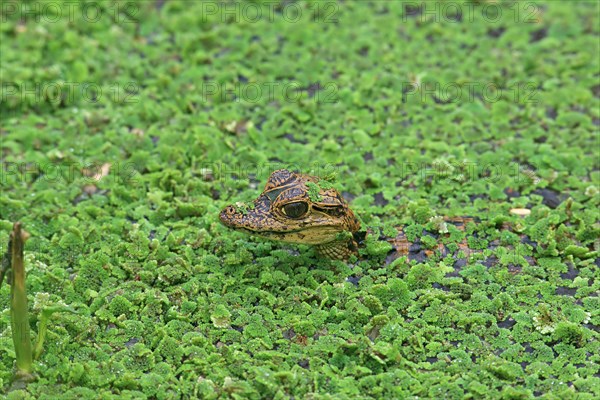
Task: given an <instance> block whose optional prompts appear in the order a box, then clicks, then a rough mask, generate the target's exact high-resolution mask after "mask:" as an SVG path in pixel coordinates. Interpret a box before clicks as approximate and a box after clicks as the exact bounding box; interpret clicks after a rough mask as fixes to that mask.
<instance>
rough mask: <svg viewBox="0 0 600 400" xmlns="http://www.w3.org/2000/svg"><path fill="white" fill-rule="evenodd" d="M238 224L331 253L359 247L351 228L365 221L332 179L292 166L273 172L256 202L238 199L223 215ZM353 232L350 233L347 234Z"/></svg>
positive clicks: (346, 253) (223, 219) (242, 228)
mask: <svg viewBox="0 0 600 400" xmlns="http://www.w3.org/2000/svg"><path fill="white" fill-rule="evenodd" d="M219 218H220V220H221V222H222V223H223V224H224V225H225V226H227V227H229V228H232V229H235V230H239V231H242V232H246V233H249V234H254V235H258V236H261V237H265V238H268V239H272V240H279V241H283V242H288V243H298V244H309V245H315V246H316V249H317V251H318V252H319V253H320V254H322V255H324V256H326V257H329V258H334V259H347V258H348V257H349V256H350V255H351V254H353V253H355V252H356V243H355V242H354V240H353V239H352V235H351V233H354V232H356V231H358V230H359V229H360V223H359V222H358V220H357V219H356V217H355V216H354V213H353V212H352V210H350V208H349V207H348V204H347V203H346V201H344V199H343V198H342V196H341V195H340V193H339V192H338V191H337V190H335V189H334V188H332V187H331V186H330V185H328V184H327V183H326V182H324V183H322V184H321V185H319V179H318V178H317V177H314V176H310V175H303V174H296V173H293V172H290V171H288V170H285V169H283V170H278V171H275V172H273V174H271V176H270V177H269V180H268V182H267V184H266V186H265V189H264V191H263V193H261V194H260V196H258V198H257V199H256V200H255V201H254V202H253V203H252V204H243V203H237V204H236V205H230V206H227V207H225V208H224V209H223V210H222V211H221V213H220V214H219ZM344 233H347V234H344Z"/></svg>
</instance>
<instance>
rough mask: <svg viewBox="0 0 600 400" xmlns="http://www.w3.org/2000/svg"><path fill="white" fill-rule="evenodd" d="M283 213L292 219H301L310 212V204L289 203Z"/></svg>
mask: <svg viewBox="0 0 600 400" xmlns="http://www.w3.org/2000/svg"><path fill="white" fill-rule="evenodd" d="M281 211H283V213H284V214H285V215H287V216H288V217H290V218H300V217H301V216H303V215H304V214H306V212H307V211H308V204H306V203H305V202H303V201H298V202H295V203H288V204H286V205H285V206H283V207H282V208H281Z"/></svg>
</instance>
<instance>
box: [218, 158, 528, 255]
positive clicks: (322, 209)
mask: <svg viewBox="0 0 600 400" xmlns="http://www.w3.org/2000/svg"><path fill="white" fill-rule="evenodd" d="M219 218H220V220H221V222H222V223H223V224H224V225H225V226H227V227H229V228H232V229H235V230H238V231H242V232H246V233H249V234H254V235H258V236H261V237H264V238H268V239H272V240H278V241H283V242H288V243H299V244H309V245H313V246H315V248H316V250H317V252H318V253H319V254H320V255H322V256H325V257H328V258H331V259H340V260H347V259H348V258H349V257H350V256H351V255H353V254H354V255H358V248H359V245H360V244H361V242H362V241H363V239H364V237H365V235H366V234H367V233H369V232H368V230H367V231H361V224H360V222H359V220H358V219H357V218H356V216H355V215H354V213H353V212H352V210H351V209H350V207H349V206H348V203H347V202H346V201H345V200H344V198H343V197H342V195H341V194H340V193H339V192H338V191H337V190H336V189H335V188H333V187H332V186H331V185H330V184H329V183H328V182H325V181H322V180H320V179H319V178H317V177H315V176H311V175H305V174H300V173H295V172H291V171H288V170H286V169H280V170H277V171H275V172H273V173H272V174H271V176H270V177H269V179H268V181H267V184H266V186H265V189H264V190H263V192H262V193H261V194H260V195H259V196H258V198H257V199H256V200H255V201H254V203H253V204H250V205H249V206H248V205H246V204H241V203H237V204H236V205H229V206H227V207H225V208H224V209H223V210H222V211H221V213H220V215H219ZM440 222H442V223H447V224H452V225H453V226H454V227H456V228H457V229H458V230H460V231H464V230H465V227H466V225H467V224H468V223H469V222H474V219H473V218H470V217H455V218H443V219H441V218H440ZM397 230H398V234H397V235H396V236H395V237H390V238H388V237H381V238H379V239H380V240H386V241H388V242H389V243H390V244H391V245H392V248H393V254H391V255H390V256H388V258H390V257H391V258H392V259H393V258H397V257H400V256H408V258H409V259H417V260H423V259H425V258H428V257H429V256H431V255H432V254H433V253H435V252H437V254H438V255H439V256H441V257H445V256H446V255H449V254H453V255H454V254H456V253H458V251H460V250H462V251H463V252H465V253H468V252H469V250H470V249H469V247H468V244H467V238H466V237H465V238H464V239H463V240H462V242H460V243H457V245H458V249H455V250H454V251H449V250H448V248H447V247H446V246H445V245H443V244H441V243H439V241H438V245H437V247H435V248H433V249H432V248H427V249H425V248H424V246H422V245H421V243H418V242H415V243H412V242H410V241H409V240H408V239H407V237H406V235H405V233H404V232H403V229H402V228H398V229H397ZM523 239H524V240H525V241H527V240H528V239H527V238H523ZM529 243H530V244H533V245H535V243H531V242H529Z"/></svg>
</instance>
